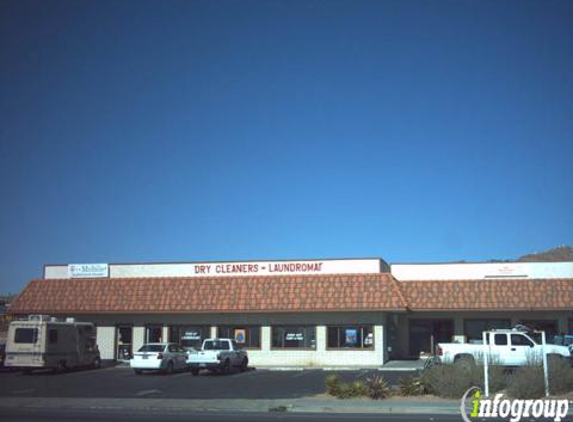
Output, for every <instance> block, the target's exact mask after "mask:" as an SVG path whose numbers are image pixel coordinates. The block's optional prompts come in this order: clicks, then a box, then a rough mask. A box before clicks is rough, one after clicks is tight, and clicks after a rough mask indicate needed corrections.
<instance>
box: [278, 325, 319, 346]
mask: <svg viewBox="0 0 573 422" xmlns="http://www.w3.org/2000/svg"><path fill="white" fill-rule="evenodd" d="M272 331H273V336H272V337H273V347H276V348H285V349H287V348H293V349H296V348H308V349H314V348H315V347H316V328H315V327H313V326H306V325H302V326H300V325H289V326H277V327H273V329H272Z"/></svg>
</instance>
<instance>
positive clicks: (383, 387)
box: [366, 375, 390, 400]
mask: <svg viewBox="0 0 573 422" xmlns="http://www.w3.org/2000/svg"><path fill="white" fill-rule="evenodd" d="M366 390H367V394H368V397H370V398H371V399H374V400H380V399H384V398H386V397H388V396H389V395H390V387H389V386H388V383H387V382H386V380H385V379H384V377H383V376H381V375H374V376H372V377H369V378H366Z"/></svg>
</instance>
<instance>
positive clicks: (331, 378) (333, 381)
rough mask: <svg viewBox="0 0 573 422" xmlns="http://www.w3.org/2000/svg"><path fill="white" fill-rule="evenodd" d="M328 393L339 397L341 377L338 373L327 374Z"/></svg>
mask: <svg viewBox="0 0 573 422" xmlns="http://www.w3.org/2000/svg"><path fill="white" fill-rule="evenodd" d="M325 383H326V393H327V394H330V395H331V396H334V397H338V396H339V395H340V389H341V386H340V377H339V376H338V375H336V374H330V375H327V376H326V379H325Z"/></svg>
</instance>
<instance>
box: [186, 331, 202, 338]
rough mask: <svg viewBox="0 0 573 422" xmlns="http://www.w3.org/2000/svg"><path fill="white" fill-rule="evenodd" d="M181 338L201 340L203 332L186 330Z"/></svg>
mask: <svg viewBox="0 0 573 422" xmlns="http://www.w3.org/2000/svg"><path fill="white" fill-rule="evenodd" d="M181 340H201V334H200V333H199V332H198V331H185V334H184V335H183V337H181Z"/></svg>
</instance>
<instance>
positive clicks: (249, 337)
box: [217, 325, 261, 349]
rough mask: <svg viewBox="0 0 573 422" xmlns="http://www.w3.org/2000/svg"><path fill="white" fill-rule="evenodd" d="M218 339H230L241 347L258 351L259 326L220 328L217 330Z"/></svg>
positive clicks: (259, 344)
mask: <svg viewBox="0 0 573 422" xmlns="http://www.w3.org/2000/svg"><path fill="white" fill-rule="evenodd" d="M217 333H218V334H217V336H218V337H219V338H231V339H233V340H235V341H236V342H237V344H238V345H239V346H241V347H246V348H251V349H259V348H260V347H261V327H260V326H258V325H257V326H244V325H241V326H221V327H219V328H218V329H217Z"/></svg>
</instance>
